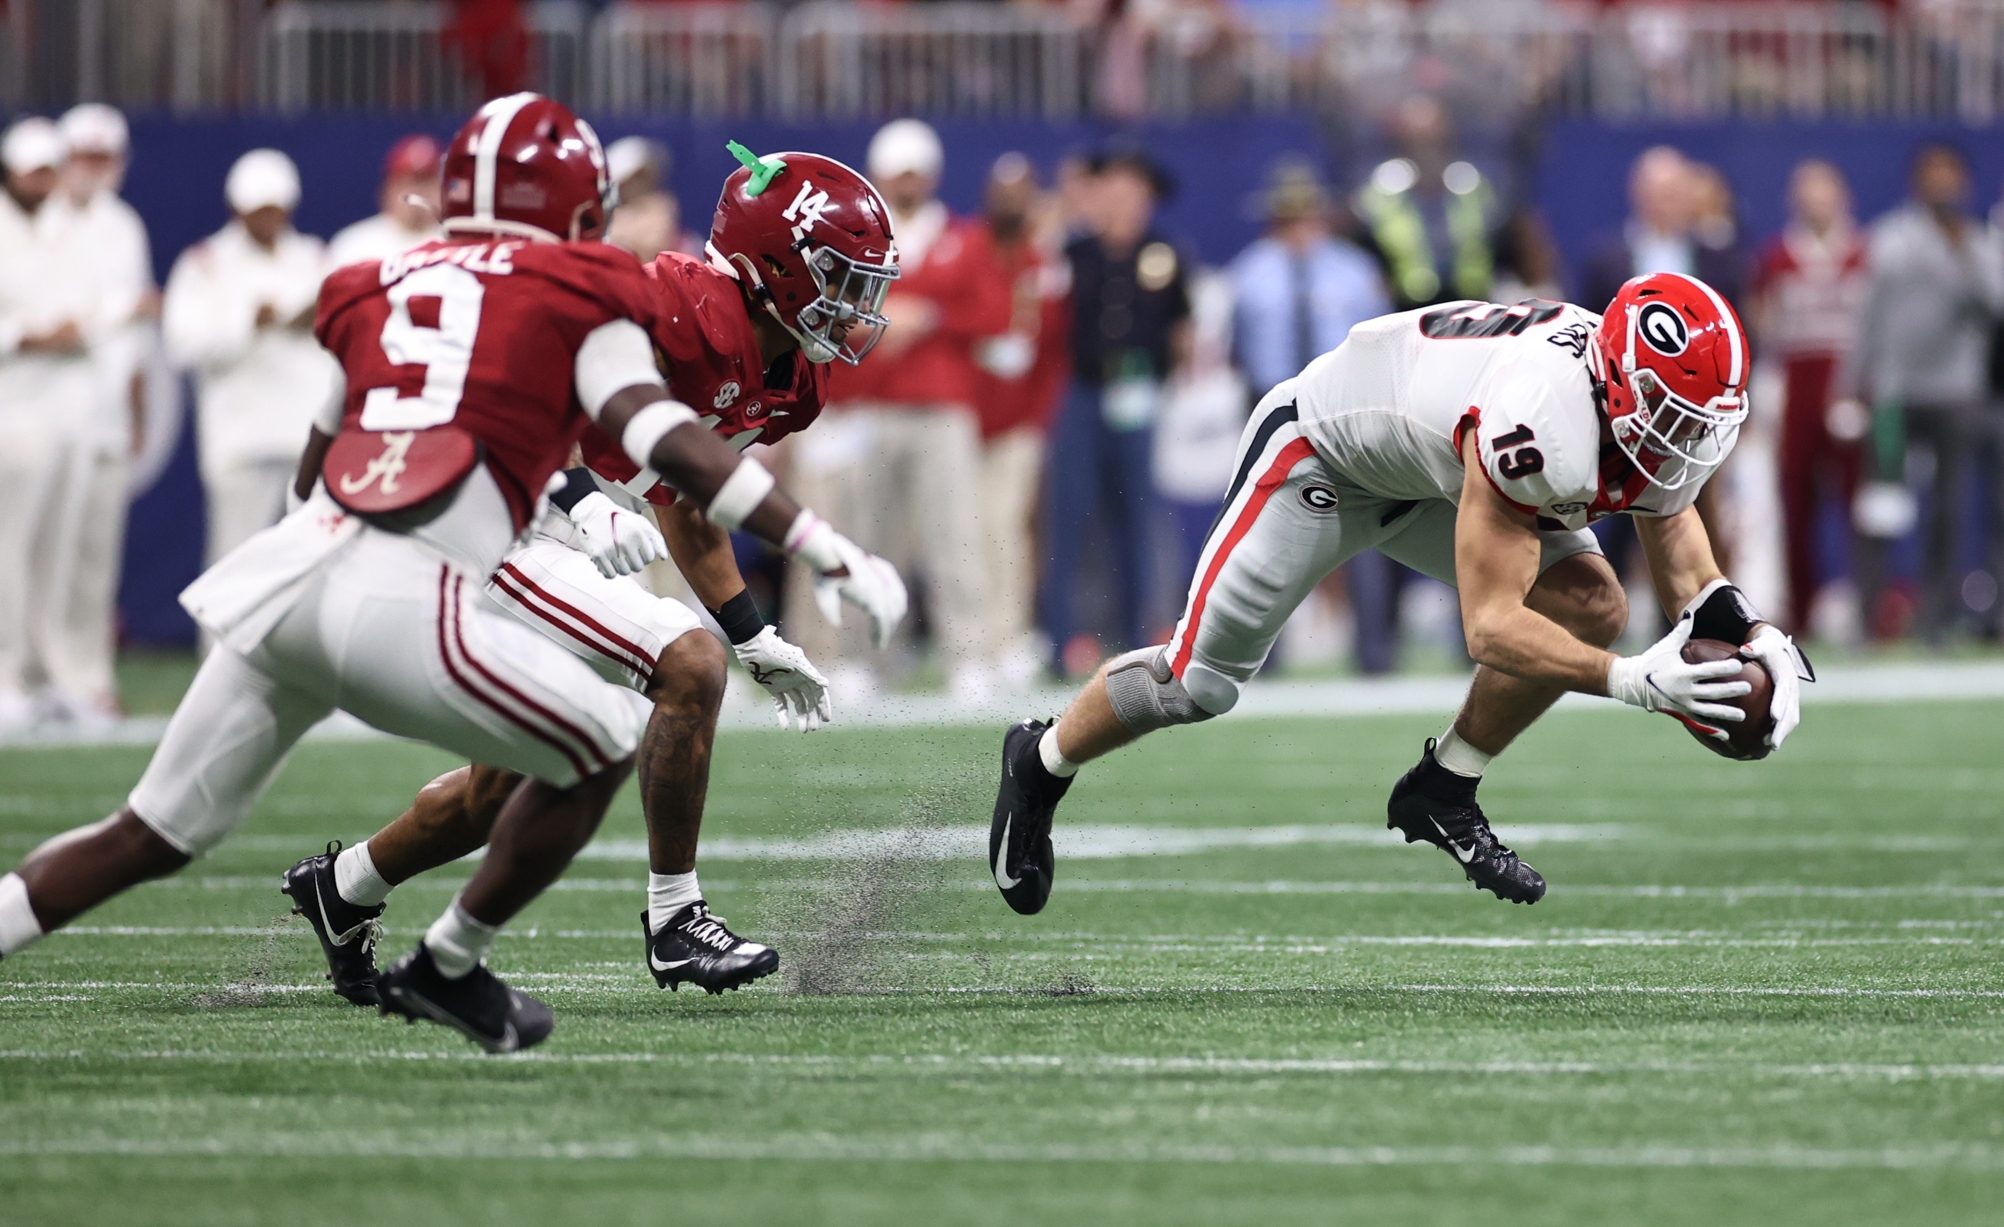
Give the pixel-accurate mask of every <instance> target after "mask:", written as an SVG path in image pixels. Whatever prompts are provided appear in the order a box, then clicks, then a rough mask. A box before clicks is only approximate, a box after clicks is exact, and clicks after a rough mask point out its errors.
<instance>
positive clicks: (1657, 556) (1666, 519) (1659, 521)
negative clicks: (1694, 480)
mask: <svg viewBox="0 0 2004 1227" xmlns="http://www.w3.org/2000/svg"><path fill="white" fill-rule="evenodd" d="M1635 535H1636V536H1637V537H1639V538H1641V541H1642V552H1643V554H1644V556H1645V557H1647V558H1648V559H1649V578H1650V582H1651V583H1653V584H1654V585H1655V586H1656V599H1657V600H1659V601H1661V602H1662V603H1663V613H1664V615H1665V616H1667V617H1668V618H1669V619H1670V620H1671V621H1673V622H1674V621H1676V620H1677V618H1678V616H1679V615H1681V614H1682V613H1683V612H1684V608H1685V606H1687V605H1689V604H1690V603H1691V601H1692V600H1693V599H1694V598H1695V597H1696V596H1697V595H1698V594H1699V593H1700V592H1703V591H1704V590H1705V589H1706V588H1707V587H1709V586H1710V585H1711V584H1713V583H1714V582H1716V581H1718V580H1722V579H1724V578H1725V577H1726V576H1725V572H1723V571H1721V570H1719V564H1718V562H1717V561H1716V559H1714V557H1713V555H1712V539H1711V536H1710V535H1709V534H1708V533H1706V531H1705V523H1704V521H1703V520H1702V519H1700V518H1699V516H1698V509H1697V508H1696V507H1687V508H1685V509H1684V510H1682V511H1680V512H1678V513H1677V514H1676V515H1674V516H1637V517H1636V518H1635ZM1763 625H1764V624H1763Z"/></svg>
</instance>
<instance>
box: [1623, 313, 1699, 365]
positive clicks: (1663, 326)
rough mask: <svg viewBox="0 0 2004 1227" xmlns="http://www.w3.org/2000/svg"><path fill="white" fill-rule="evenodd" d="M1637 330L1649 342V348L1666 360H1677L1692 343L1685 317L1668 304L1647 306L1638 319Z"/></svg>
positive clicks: (1636, 321)
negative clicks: (1685, 324) (1685, 325)
mask: <svg viewBox="0 0 2004 1227" xmlns="http://www.w3.org/2000/svg"><path fill="white" fill-rule="evenodd" d="M1635 330H1636V331H1637V332H1639V333H1641V334H1642V339H1643V340H1645V341H1647V342H1649V348H1651V349H1653V350H1655V351H1656V352H1657V353H1659V354H1662V355H1663V356H1664V357H1666V358H1675V357H1676V356H1677V355H1678V354H1681V353H1683V352H1684V349H1685V347H1686V346H1688V345H1689V344H1690V343H1691V332H1690V330H1689V329H1687V328H1686V327H1684V317H1683V316H1681V315H1679V314H1677V308H1675V307H1673V306H1671V305H1670V304H1669V303H1667V302H1653V303H1649V304H1647V305H1645V306H1644V307H1643V308H1642V314H1641V315H1640V316H1638V317H1636V320H1635Z"/></svg>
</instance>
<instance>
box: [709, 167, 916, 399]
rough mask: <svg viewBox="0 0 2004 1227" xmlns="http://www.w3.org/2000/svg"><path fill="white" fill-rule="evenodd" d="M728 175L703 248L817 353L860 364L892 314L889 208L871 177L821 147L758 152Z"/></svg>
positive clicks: (811, 354) (819, 357)
mask: <svg viewBox="0 0 2004 1227" xmlns="http://www.w3.org/2000/svg"><path fill="white" fill-rule="evenodd" d="M731 152H732V153H734V154H736V155H737V157H738V160H739V161H741V162H743V163H744V165H743V166H742V167H740V168H739V169H738V170H737V171H736V172H735V173H733V174H732V175H731V177H730V178H728V179H726V180H724V192H723V195H722V196H720V197H718V199H717V215H716V218H715V219H714V220H713V221H711V223H710V241H709V242H708V243H706V244H705V245H704V248H703V250H704V252H705V253H706V254H707V255H708V256H709V258H710V263H711V264H713V265H715V266H716V267H717V268H718V269H720V270H722V271H723V272H726V273H729V274H730V275H731V276H732V277H734V278H736V279H737V280H738V281H739V282H740V283H741V284H743V285H744V286H745V287H747V288H748V289H749V291H750V292H751V295H752V297H753V298H754V299H756V300H758V301H760V302H762V303H764V304H765V309H766V310H767V311H769V312H771V313H772V316H773V318H774V319H776V320H778V321H779V323H780V324H781V326H783V327H784V328H785V329H786V330H787V331H788V332H790V333H792V334H793V336H794V338H795V339H796V340H798V341H799V342H800V348H801V352H802V353H804V354H805V355H806V356H807V360H808V361H809V362H832V361H834V360H835V359H837V358H840V359H841V360H842V361H844V362H847V363H849V364H850V365H852V366H853V365H855V364H856V363H858V362H861V361H862V360H863V355H864V354H867V353H869V352H870V350H871V349H872V348H873V347H875V345H876V344H877V341H878V340H879V339H880V338H881V337H882V336H883V335H884V327H885V325H886V324H887V323H888V322H889V321H887V320H886V319H885V318H884V296H885V295H886V294H888V293H889V292H890V288H891V282H893V281H895V280H897V277H898V245H897V242H896V241H895V240H894V239H893V238H892V237H891V213H890V210H889V209H888V208H886V207H885V206H884V198H883V197H882V196H879V195H877V189H876V188H874V187H871V186H870V181H869V180H867V179H865V178H863V176H861V175H859V174H857V173H856V172H855V171H853V170H851V169H850V168H849V167H847V166H844V165H843V164H842V163H840V162H837V161H836V160H835V159H833V158H824V157H822V156H821V155H820V154H814V153H774V154H767V155H766V156H764V157H762V158H761V157H758V156H756V155H754V154H753V153H752V152H751V151H750V150H748V149H746V148H745V147H744V146H742V145H739V144H737V143H736V142H735V141H733V142H732V143H731Z"/></svg>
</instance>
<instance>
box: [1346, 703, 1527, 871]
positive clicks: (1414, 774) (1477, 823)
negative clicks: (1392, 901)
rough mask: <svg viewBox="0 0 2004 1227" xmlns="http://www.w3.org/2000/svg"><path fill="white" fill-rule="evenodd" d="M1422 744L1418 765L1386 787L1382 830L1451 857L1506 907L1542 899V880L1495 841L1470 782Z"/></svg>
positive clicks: (1431, 741)
mask: <svg viewBox="0 0 2004 1227" xmlns="http://www.w3.org/2000/svg"><path fill="white" fill-rule="evenodd" d="M1433 747H1434V739H1433V738H1431V737H1429V738H1427V739H1426V751H1425V753H1423V754H1421V755H1420V761H1419V765H1418V766H1417V767H1414V768H1413V769H1412V770H1411V771H1408V772H1406V773H1405V775H1404V776H1403V777H1401V778H1400V780H1399V782H1398V783H1396V784H1394V785H1392V800H1391V804H1390V805H1388V806H1387V807H1386V810H1387V814H1388V817H1387V819H1386V822H1385V825H1386V826H1388V827H1390V828H1391V829H1392V830H1394V831H1402V832H1404V833H1405V837H1406V842H1407V843H1409V844H1410V843H1415V842H1417V841H1419V840H1422V839H1423V840H1425V841H1426V842H1428V843H1430V844H1432V845H1433V846H1434V847H1436V848H1439V849H1440V850H1441V851H1443V852H1445V853H1447V854H1448V855H1449V856H1452V857H1453V858H1454V859H1455V860H1456V862H1458V863H1459V864H1460V865H1461V871H1462V872H1463V873H1465V874H1467V875H1468V880H1469V881H1471V882H1473V883H1475V885H1476V887H1477V889H1480V890H1486V891H1490V892H1492V893H1493V894H1495V896H1496V897H1497V898H1498V899H1507V900H1509V901H1510V902H1512V903H1536V902H1537V901H1538V900H1540V899H1542V898H1544V897H1545V879H1544V878H1543V877H1542V876H1541V875H1540V874H1539V873H1538V871H1537V870H1535V869H1533V868H1531V867H1530V866H1529V865H1526V864H1525V863H1524V862H1523V861H1521V860H1519V859H1518V858H1517V854H1516V853H1515V852H1512V851H1510V849H1509V848H1508V847H1507V846H1505V845H1504V843H1503V841H1502V840H1500V839H1498V838H1496V832H1494V831H1492V830H1490V829H1489V819H1487V818H1485V817H1483V815H1482V806H1481V805H1480V804H1479V803H1478V802H1477V801H1476V800H1475V786H1476V784H1477V783H1478V781H1476V780H1472V779H1469V778H1468V777H1467V776H1464V775H1456V774H1455V773H1454V772H1452V771H1449V770H1448V769H1447V768H1445V767H1443V766H1441V765H1440V763H1439V762H1438V761H1437V760H1436V759H1435V758H1434V756H1433Z"/></svg>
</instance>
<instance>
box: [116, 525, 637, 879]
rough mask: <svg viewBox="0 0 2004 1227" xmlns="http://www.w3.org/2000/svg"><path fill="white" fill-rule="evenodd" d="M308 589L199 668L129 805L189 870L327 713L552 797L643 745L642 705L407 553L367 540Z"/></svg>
mask: <svg viewBox="0 0 2004 1227" xmlns="http://www.w3.org/2000/svg"><path fill="white" fill-rule="evenodd" d="M587 565H589V564H587ZM304 584H305V587H304V589H303V591H302V594H301V595H300V597H299V598H298V603H297V604H296V605H294V606H293V607H292V608H291V610H290V611H289V612H287V613H286V614H285V616H284V617H283V618H281V619H280V620H279V622H278V623H277V625H276V626H275V627H274V629H273V630H272V631H271V632H270V634H269V635H267V636H266V637H265V638H264V640H263V641H262V642H261V643H260V644H259V645H258V647H257V648H256V649H254V650H253V651H251V652H250V653H248V654H241V653H238V652H237V651H235V650H233V649H231V648H230V647H228V646H227V645H224V644H220V643H219V644H217V645H216V647H215V648H214V649H213V650H212V651H211V652H210V653H209V655H208V658H207V659H206V660H204V661H203V663H202V668H201V671H200V672H199V673H197V674H196V675H195V681H194V684H193V685H192V686H190V687H189V689H188V693H187V696H186V697H185V698H183V699H182V701H181V706H180V707H179V708H178V709H177V710H176V711H175V713H174V718H173V720H172V721H171V722H169V724H168V726H167V732H166V734H165V736H164V737H162V739H161V742H160V748H159V749H158V750H157V751H156V752H155V753H154V755H153V761H152V762H151V763H150V764H149V765H148V766H147V768H146V774H145V775H144V776H143V777H142V778H141V779H140V781H139V784H138V786H137V787H136V788H134V789H133V790H132V796H131V799H130V804H131V806H132V809H133V811H134V812H135V813H136V814H138V815H139V817H140V819H141V820H142V821H143V822H145V823H146V825H147V826H149V827H151V828H152V829H153V830H154V831H156V832H158V833H159V835H160V836H161V838H163V839H165V840H166V841H167V842H168V843H170V844H172V845H174V846H175V847H176V848H179V849H180V850H181V851H183V852H186V853H188V854H189V855H191V856H199V855H201V854H202V853H204V852H207V851H208V850H209V849H210V848H213V847H214V846H215V845H216V844H217V843H219V842H221V841H222V839H223V838H224V837H225V836H227V835H228V834H229V833H230V832H231V831H233V830H235V829H236V827H237V825H238V824H239V823H241V822H242V821H243V820H244V817H245V815H247V814H248V813H249V812H250V809H251V807H252V805H254V804H255V803H256V801H257V799H258V797H259V796H260V795H261V794H262V793H263V792H264V789H265V787H266V785H268V784H269V783H270V781H271V779H272V777H273V776H274V775H275V774H276V773H277V771H278V769H279V767H280V766H281V765H282V764H283V763H284V761H285V757H286V754H287V753H288V752H289V751H290V750H291V749H292V746H293V744H294V743H295V742H297V741H298V740H299V737H300V735H301V734H303V733H304V732H305V731H306V730H307V729H309V728H311V727H312V726H313V725H314V724H315V723H316V722H317V721H319V720H320V719H321V718H322V717H323V716H325V715H327V714H328V713H329V712H330V711H332V710H334V709H335V708H337V707H338V708H340V709H342V710H344V711H347V712H349V713H351V714H353V715H355V716H357V717H359V718H360V719H362V720H364V721H366V722H368V723H369V724H371V725H373V726H375V727H376V728H378V729H381V730H382V731H384V732H386V733H393V734H396V735H398V736H401V737H411V738H416V739H417V740H420V741H427V742H430V743H431V744H433V745H435V746H438V747H439V748H441V749H444V750H448V751H451V752H452V753H454V754H457V755H459V756H461V757H464V758H467V759H470V760H472V761H473V762H476V763H483V764H487V765H489V766H494V767H500V768H503V769H506V770H509V771H516V772H520V773H522V774H524V775H530V776H535V777H536V778H538V779H541V780H546V781H548V782H550V783H552V784H555V785H558V786H559V787H568V786H569V785H571V784H574V783H576V782H577V781H578V780H579V779H581V778H582V777H584V776H587V775H591V774H595V773H597V772H599V771H602V770H604V769H605V768H607V767H609V766H611V765H613V764H614V763H617V762H619V761H620V760H622V759H625V758H626V757H628V756H629V755H631V754H632V753H633V751H634V748H635V747H636V746H637V745H638V744H639V739H640V731H641V729H642V727H643V726H644V725H645V722H646V720H647V717H648V715H649V714H650V708H649V705H648V704H647V702H646V701H645V700H644V699H641V698H640V697H639V696H637V695H635V694H633V693H632V692H631V691H628V690H624V689H621V688H620V687H617V686H614V685H611V684H609V683H607V682H605V681H604V680H603V679H601V678H600V677H599V676H598V675H597V674H595V673H593V672H592V670H591V669H590V668H588V667H587V666H586V665H585V664H584V662H582V661H580V660H579V659H578V658H577V657H575V656H573V655H571V654H570V653H568V652H565V651H563V650H562V649H561V648H559V647H558V646H557V645H556V644H554V643H552V642H551V641H550V640H548V639H546V638H544V637H543V636H541V635H538V634H536V633H534V632H532V631H531V630H529V628H528V627H526V626H524V625H522V624H521V623H520V622H518V621H516V620H515V619H513V618H511V617H508V616H507V615H506V614H503V613H501V612H500V611H499V610H496V609H494V608H492V607H491V606H490V605H488V604H487V602H486V601H485V600H484V599H483V598H482V597H481V595H480V591H479V584H480V581H479V580H478V579H477V578H474V577H471V576H469V575H468V574H467V573H466V572H465V570H464V569H462V568H460V567H458V566H455V565H453V564H451V563H448V562H445V561H443V560H442V559H441V557H440V555H439V554H438V553H437V552H435V551H433V550H431V549H429V548H427V547H426V546H424V545H422V544H420V543H419V542H417V541H414V540H412V539H410V538H408V537H404V536H399V535H397V534H393V533H387V532H382V531H379V530H377V529H374V528H366V527H365V528H363V529H362V530H361V532H360V534H359V535H358V536H357V537H356V538H355V539H354V540H353V541H352V542H350V543H348V544H347V545H345V546H343V547H342V548H341V549H340V551H339V552H338V553H336V554H335V555H333V556H332V557H331V558H329V559H328V560H327V561H326V562H324V563H322V564H321V565H320V566H319V567H318V568H317V569H315V570H314V571H313V572H312V573H310V574H309V576H308V578H307V579H306V580H305V581H304Z"/></svg>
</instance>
